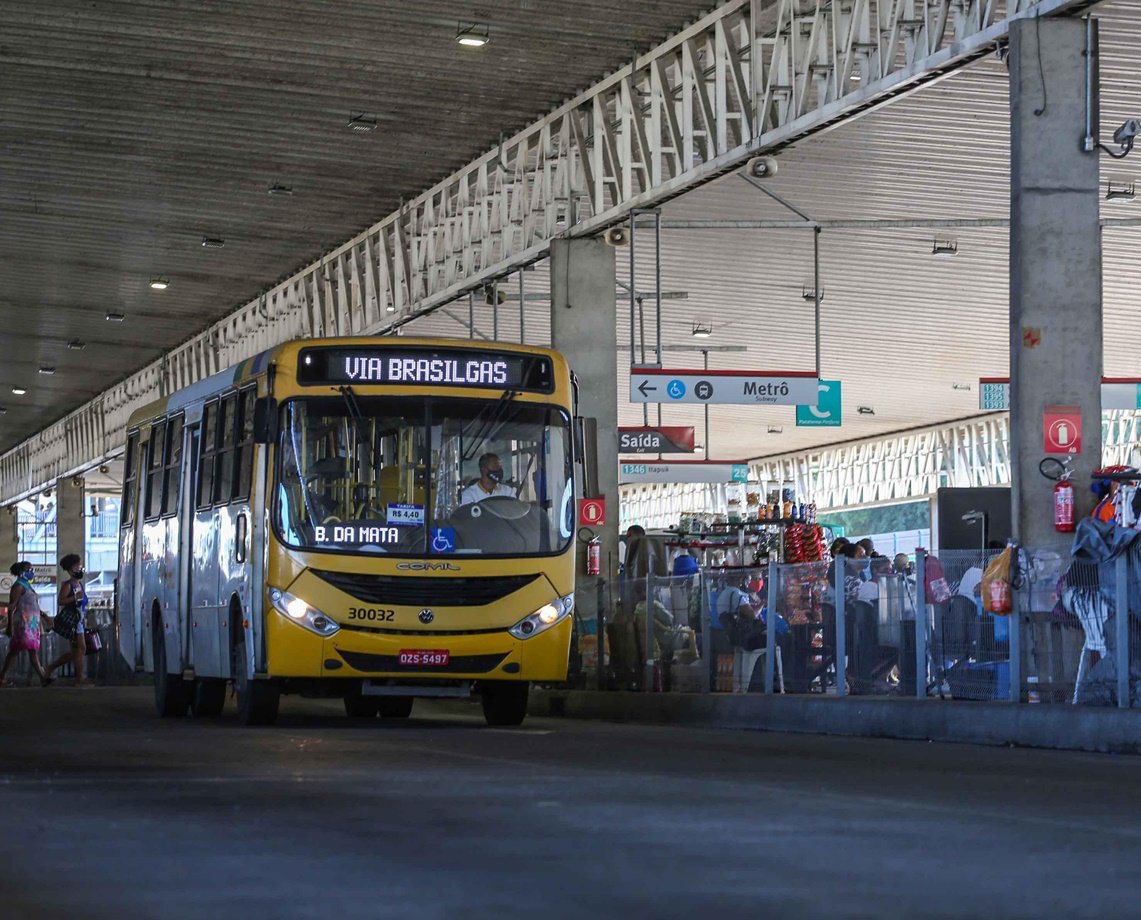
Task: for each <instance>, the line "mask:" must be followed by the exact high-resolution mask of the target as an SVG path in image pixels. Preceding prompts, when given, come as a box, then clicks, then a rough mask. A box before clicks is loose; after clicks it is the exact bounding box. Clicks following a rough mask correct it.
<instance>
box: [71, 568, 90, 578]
mask: <svg viewBox="0 0 1141 920" xmlns="http://www.w3.org/2000/svg"><path fill="white" fill-rule="evenodd" d="M86 574H87V573H86V572H85V571H83V569H76V570H75V571H74V572H72V573H71V577H72V578H82V577H83V576H84V575H86Z"/></svg>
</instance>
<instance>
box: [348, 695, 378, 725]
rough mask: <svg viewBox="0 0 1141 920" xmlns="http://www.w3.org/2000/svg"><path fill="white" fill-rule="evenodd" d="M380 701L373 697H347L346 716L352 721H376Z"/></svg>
mask: <svg viewBox="0 0 1141 920" xmlns="http://www.w3.org/2000/svg"><path fill="white" fill-rule="evenodd" d="M379 710H380V700H378V699H377V698H376V697H372V696H360V695H359V694H350V695H348V696H346V697H345V715H347V716H348V717H349V718H350V719H375V718H376V714H377V712H378V711H379Z"/></svg>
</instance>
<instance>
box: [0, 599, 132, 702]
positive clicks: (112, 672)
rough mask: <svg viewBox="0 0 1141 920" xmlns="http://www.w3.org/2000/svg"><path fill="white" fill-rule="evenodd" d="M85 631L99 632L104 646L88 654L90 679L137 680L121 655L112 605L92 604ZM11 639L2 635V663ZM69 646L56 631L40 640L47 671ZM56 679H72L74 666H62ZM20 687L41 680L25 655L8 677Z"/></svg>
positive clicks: (10, 669) (87, 661) (108, 603)
mask: <svg viewBox="0 0 1141 920" xmlns="http://www.w3.org/2000/svg"><path fill="white" fill-rule="evenodd" d="M84 628H85V629H86V630H87V631H88V632H91V633H97V634H98V635H99V640H100V642H101V644H102V646H103V647H102V649H101V650H100V651H98V652H93V653H88V654H87V655H85V656H84V670H85V672H86V677H87V679H88V680H94V681H97V682H100V683H124V682H131V681H133V679H134V671H133V669H132V668H130V667H129V666H128V665H127V663H126V661H125V660H124V659H123V657H122V656H121V655H120V654H119V631H118V629H117V627H116V624H115V622H114V616H113V609H112V605H111V603H110V602H107V603H105V604H92V605H91V606H90V607H89V608H88V610H87V618H86V621H85V623H84ZM8 641H9V640H8V637H7V635H4V634H0V660H3V658H5V657H7V655H8ZM69 647H70V643H69V641H68V640H67V639H63V638H62V637H60V636H57V635H56V634H55V633H53V632H45V633H44V634H43V635H42V636H41V637H40V653H39V656H40V662H41V663H42V664H43V666H44V667H45V668H46V667H47V666H48V665H50V664H51V663H52V662H54V661H55V660H56V659H57V658H59V657H60V656H61V655H63V654H64V653H65V652H67V651H68V649H69ZM52 676H53V677H60V678H65V679H66V678H73V677H74V676H75V668H74V666H73V665H72V664H71V663H70V662H68V663H67V664H65V665H63V666H62V667H60V668H59V669H58V670H57V671H56V672H55V674H53V675H52ZM5 677H6V678H8V679H10V680H12V681H13V683H15V684H16V685H17V686H22V685H27V686H35V685H38V683H39V678H38V677H37V676H36V673H35V671H34V670H33V669H32V666H31V661H30V660H29V658H28V656H27V655H26V654H23V655H20V656H19V658H17V659H16V661H14V662H13V663H12V666H11V667H10V668H9V669H8V673H7V674H6V675H5Z"/></svg>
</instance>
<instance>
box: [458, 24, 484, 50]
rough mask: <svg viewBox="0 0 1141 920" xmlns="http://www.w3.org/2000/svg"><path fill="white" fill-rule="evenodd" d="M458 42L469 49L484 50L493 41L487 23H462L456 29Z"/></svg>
mask: <svg viewBox="0 0 1141 920" xmlns="http://www.w3.org/2000/svg"><path fill="white" fill-rule="evenodd" d="M456 41H457V42H459V44H461V45H464V46H465V47H468V48H482V47H483V46H484V45H486V44H487V43H488V42H489V41H491V30H490V29H489V28H488V25H487V23H479V22H472V23H462V22H461V23H460V25H459V27H458V28H457V29H456Z"/></svg>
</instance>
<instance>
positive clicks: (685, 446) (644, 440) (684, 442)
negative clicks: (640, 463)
mask: <svg viewBox="0 0 1141 920" xmlns="http://www.w3.org/2000/svg"><path fill="white" fill-rule="evenodd" d="M693 443H694V441H693V427H692V426H690V427H688V428H683V427H676V428H671V427H666V426H661V425H659V426H658V427H657V428H619V429H618V453H620V454H692V453H693Z"/></svg>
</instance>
